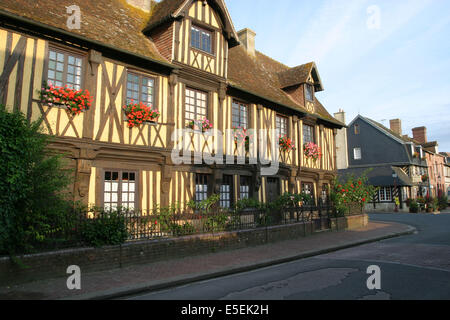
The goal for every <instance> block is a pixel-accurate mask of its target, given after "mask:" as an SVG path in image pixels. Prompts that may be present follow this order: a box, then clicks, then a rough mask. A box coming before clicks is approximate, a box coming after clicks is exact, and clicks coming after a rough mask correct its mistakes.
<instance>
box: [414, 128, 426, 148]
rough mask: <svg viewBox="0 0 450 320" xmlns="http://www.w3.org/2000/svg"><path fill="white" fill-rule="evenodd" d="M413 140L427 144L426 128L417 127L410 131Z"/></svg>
mask: <svg viewBox="0 0 450 320" xmlns="http://www.w3.org/2000/svg"><path fill="white" fill-rule="evenodd" d="M412 133H413V139H414V140H417V141H418V142H420V143H422V144H423V143H427V141H428V140H427V128H426V127H419V128H414V129H412Z"/></svg>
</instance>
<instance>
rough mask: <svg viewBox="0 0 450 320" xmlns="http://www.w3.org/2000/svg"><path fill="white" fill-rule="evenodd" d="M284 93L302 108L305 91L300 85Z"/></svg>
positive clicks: (287, 89)
mask: <svg viewBox="0 0 450 320" xmlns="http://www.w3.org/2000/svg"><path fill="white" fill-rule="evenodd" d="M284 91H285V92H286V93H287V94H288V95H289V96H290V97H291V99H292V100H294V101H295V102H297V103H299V104H300V105H302V106H304V105H305V90H304V88H303V85H302V84H301V85H297V86H292V87H289V88H286V89H284Z"/></svg>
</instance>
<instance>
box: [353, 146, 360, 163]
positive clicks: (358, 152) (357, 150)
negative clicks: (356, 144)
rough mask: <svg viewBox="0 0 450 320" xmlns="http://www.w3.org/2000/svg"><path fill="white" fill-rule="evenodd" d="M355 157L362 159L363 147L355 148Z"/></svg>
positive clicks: (355, 158)
mask: <svg viewBox="0 0 450 320" xmlns="http://www.w3.org/2000/svg"><path fill="white" fill-rule="evenodd" d="M353 159H354V160H361V159H362V154H361V148H354V149H353Z"/></svg>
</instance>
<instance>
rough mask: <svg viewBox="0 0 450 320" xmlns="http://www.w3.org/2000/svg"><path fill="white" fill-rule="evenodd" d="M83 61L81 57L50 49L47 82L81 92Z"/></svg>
mask: <svg viewBox="0 0 450 320" xmlns="http://www.w3.org/2000/svg"><path fill="white" fill-rule="evenodd" d="M83 60H84V59H83V57H82V56H81V55H78V54H74V53H69V52H65V51H62V50H59V49H53V48H50V49H49V51H48V70H47V82H48V83H50V84H53V85H55V86H59V87H65V86H66V85H67V86H68V87H69V88H71V89H73V90H81V87H82V81H83V67H84V66H83Z"/></svg>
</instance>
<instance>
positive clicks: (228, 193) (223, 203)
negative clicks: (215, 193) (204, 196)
mask: <svg viewBox="0 0 450 320" xmlns="http://www.w3.org/2000/svg"><path fill="white" fill-rule="evenodd" d="M232 199H233V176H227V175H224V176H223V180H222V185H221V186H220V207H221V208H225V209H230V208H231V204H232V202H233V201H232Z"/></svg>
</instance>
